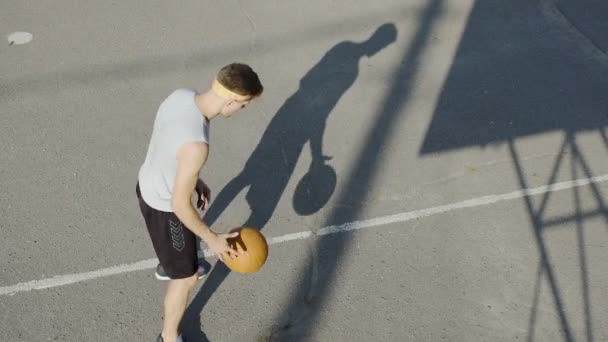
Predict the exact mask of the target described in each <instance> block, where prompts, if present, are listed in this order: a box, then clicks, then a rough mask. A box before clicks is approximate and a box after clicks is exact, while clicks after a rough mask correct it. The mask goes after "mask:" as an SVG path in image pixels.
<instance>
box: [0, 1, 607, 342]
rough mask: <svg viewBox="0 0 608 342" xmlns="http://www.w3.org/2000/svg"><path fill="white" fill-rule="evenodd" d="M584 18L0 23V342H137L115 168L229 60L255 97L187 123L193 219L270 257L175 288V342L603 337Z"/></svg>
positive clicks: (123, 198)
mask: <svg viewBox="0 0 608 342" xmlns="http://www.w3.org/2000/svg"><path fill="white" fill-rule="evenodd" d="M605 9H606V7H605V6H604V5H603V4H602V3H600V2H599V1H592V0H585V1H581V2H575V1H569V0H559V1H556V2H553V1H550V0H542V1H524V0H515V1H509V2H504V1H489V0H488V1H482V0H479V1H472V0H467V1H447V0H428V1H410V0H408V1H405V2H403V1H390V0H382V1H376V2H371V1H370V2H362V3H359V2H357V3H353V2H348V1H333V2H331V3H325V2H321V1H308V2H298V3H282V2H262V3H260V2H254V1H240V2H239V1H226V2H220V1H215V2H210V1H203V2H197V1H183V2H180V4H179V5H176V4H172V3H159V2H154V3H141V2H135V1H122V2H105V3H102V2H90V3H83V2H79V1H64V0H62V1H54V2H52V3H40V2H35V1H19V2H4V3H2V4H0V13H2V15H1V17H2V20H0V32H1V33H2V34H3V35H5V36H8V35H10V34H11V33H13V32H17V31H24V32H30V33H32V34H33V39H32V41H31V42H29V43H27V44H24V45H16V44H12V45H9V42H8V40H5V43H4V44H0V120H1V125H0V145H1V146H2V152H1V153H0V165H1V167H0V188H1V189H2V195H1V196H0V208H2V215H1V216H0V227H1V230H0V232H1V234H2V238H1V239H0V294H1V295H0V313H1V314H0V331H1V332H2V336H3V340H5V341H47V340H50V341H54V340H58V341H83V340H84V341H115V340H118V341H153V340H154V339H155V337H156V335H157V334H158V332H159V331H160V327H161V324H162V296H163V293H164V286H165V283H162V282H159V281H157V280H155V278H154V277H153V270H152V269H151V268H150V265H152V264H153V258H154V253H153V249H152V246H151V244H150V242H149V239H148V236H147V232H146V230H145V227H144V224H143V219H142V218H141V216H140V213H139V209H138V207H137V200H136V198H135V182H136V177H137V171H138V168H139V165H140V163H141V162H142V161H143V157H144V154H145V150H146V147H147V143H148V139H149V136H150V133H151V125H152V122H153V119H154V115H155V113H156V110H157V107H158V105H159V104H160V102H161V101H162V100H163V99H164V97H166V96H167V95H168V94H169V93H170V92H171V91H172V90H174V89H176V88H179V87H193V88H197V89H199V90H204V89H205V86H206V85H208V84H209V83H210V82H211V80H212V79H213V77H214V74H215V72H216V71H217V70H218V69H219V68H220V67H221V66H223V65H225V64H227V63H230V62H233V61H239V62H244V63H249V64H251V65H252V66H253V67H254V69H256V70H257V71H258V73H259V75H260V78H261V80H262V82H263V84H264V86H265V93H264V96H263V97H262V98H261V99H259V100H258V101H257V102H256V103H254V104H253V105H251V106H250V107H248V108H247V109H245V110H244V111H243V112H242V113H239V114H237V115H236V116H235V117H233V118H230V119H218V120H214V121H212V123H211V146H212V147H211V155H210V159H209V162H208V163H207V165H206V167H205V171H204V176H205V178H206V179H205V180H206V182H207V183H208V184H209V185H210V186H211V189H212V192H213V198H212V205H211V208H210V209H209V211H208V212H207V213H206V214H205V219H206V220H207V221H208V222H210V223H212V228H213V229H215V230H217V231H227V230H229V229H231V228H233V227H236V226H241V225H250V226H255V227H258V228H261V229H262V232H263V233H264V234H265V235H266V236H267V237H268V238H269V239H273V240H272V241H274V242H276V243H274V244H272V245H271V248H270V255H269V259H268V262H267V264H266V265H265V267H264V268H263V269H262V271H260V272H259V273H256V274H252V275H239V274H231V273H229V272H227V271H226V268H225V267H224V266H222V265H221V264H217V265H216V267H215V268H214V270H213V272H212V274H211V275H210V276H209V278H208V279H207V280H206V281H205V282H201V283H200V284H199V285H198V286H197V288H196V291H195V293H193V295H192V304H191V305H190V306H189V308H188V310H187V314H186V318H185V320H184V323H183V331H184V334H185V335H186V337H188V338H189V341H205V340H209V341H441V340H448V341H513V340H528V341H557V340H565V341H605V340H608V332H607V330H606V329H605V324H604V322H606V321H607V320H608V309H607V308H608V297H607V296H606V293H607V289H608V265H607V264H606V262H605V260H606V258H607V257H608V207H607V204H606V202H608V199H607V198H606V193H607V192H608V181H607V180H606V177H604V176H606V175H607V174H608V158H607V157H608V153H607V149H608V129H607V126H608V97H606V94H607V93H608V56H607V55H606V42H605V37H606V35H605V28H606V26H605V23H606V20H607V19H608V13H607V12H606V11H605ZM315 151H316V152H315ZM321 155H322V156H327V157H328V158H322V157H320V156H321ZM326 159H327V160H326ZM319 165H326V166H324V167H319ZM332 175H335V182H334V178H333V176H332ZM593 177H596V178H593ZM590 179H591V180H592V181H590V182H588V181H585V180H590ZM571 180H584V182H582V183H577V182H574V183H568V182H569V181H571ZM564 182H566V183H564ZM554 183H560V184H568V185H567V186H564V187H563V188H559V189H553V188H552V187H551V186H549V187H547V188H542V189H541V188H539V187H542V186H547V185H551V184H554ZM301 184H304V186H303V187H302V186H301ZM299 185H300V186H299ZM307 187H308V188H307ZM531 188H535V189H541V190H538V191H536V192H532V193H529V192H526V191H523V192H521V193H519V194H518V195H514V196H507V195H504V194H509V193H512V192H514V191H518V190H522V189H531ZM302 189H304V190H302ZM490 195H496V196H498V197H495V198H500V199H501V200H500V201H496V202H494V201H493V200H492V197H488V196H490ZM327 197H329V199H327ZM470 199H474V201H473V202H470V203H472V204H471V205H469V206H459V205H452V204H454V203H456V204H457V203H462V202H463V201H466V200H470ZM467 203H469V202H467ZM450 205H452V206H450ZM445 206H449V208H450V209H449V210H438V209H437V208H446V207H445ZM426 209H429V210H427V211H425V210H426ZM404 213H405V214H404ZM408 213H409V214H408ZM396 214H402V216H398V217H399V219H397V220H394V221H391V222H388V221H387V220H388V219H387V217H392V216H391V215H396ZM407 215H410V216H409V218H407V217H408V216H407ZM374 218H378V221H373V222H372V221H367V220H370V219H374ZM362 221H363V222H372V223H370V224H367V225H366V223H365V224H364V223H361V222H362ZM353 222H355V223H353ZM357 222H358V223H357ZM347 223H353V224H352V225H345V224H347ZM330 226H333V227H334V228H331V229H327V227H330ZM349 227H350V228H349ZM324 228H325V229H324ZM351 228H352V229H355V228H356V229H355V230H349V229H351ZM332 229H333V230H332ZM298 233H302V234H299V235H298ZM304 233H306V234H304ZM288 234H296V235H288ZM303 234H304V235H303ZM286 235H287V236H288V237H291V238H290V239H287V238H286V237H285V236H286ZM140 261H145V262H144V263H139V264H137V263H138V262H140ZM209 261H210V262H211V263H212V264H215V260H212V259H211V260H209ZM129 265H135V266H133V267H131V269H130V268H129V267H130V266H129ZM142 265H143V266H142ZM114 266H117V268H115V270H117V271H116V272H114V274H113V275H107V274H105V273H104V274H100V275H95V276H91V277H88V278H86V279H80V278H79V276H82V275H83V274H84V275H88V274H91V273H90V272H93V271H98V270H107V269H108V268H111V267H114ZM104 272H105V271H104ZM102 273H103V272H102ZM57 277H58V278H57ZM53 279H55V280H57V279H61V280H66V279H67V280H70V281H68V282H69V284H63V285H62V284H59V283H57V282H53V281H54V280H53ZM79 279H80V280H79ZM32 281H39V282H38V283H36V284H38V285H36V286H37V287H45V288H39V289H32V287H36V286H33V285H32V286H30V285H31V284H33V283H32ZM24 284H25V285H24Z"/></svg>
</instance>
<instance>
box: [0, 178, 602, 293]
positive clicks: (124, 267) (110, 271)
mask: <svg viewBox="0 0 608 342" xmlns="http://www.w3.org/2000/svg"><path fill="white" fill-rule="evenodd" d="M606 181H608V174H605V175H602V176H597V177H593V178H581V179H577V180H573V181H566V182H560V183H554V184H551V185H545V186H539V187H537V188H531V189H523V190H518V191H513V192H509V193H506V194H500V195H489V196H483V197H478V198H474V199H470V200H466V201H462V202H456V203H452V204H447V205H442V206H438V207H432V208H427V209H421V210H414V211H409V212H404V213H400V214H396V215H389V216H383V217H378V218H373V219H370V220H364V221H355V222H349V223H344V224H341V225H335V226H328V227H324V228H321V229H319V230H318V231H317V232H312V231H303V232H298V233H293V234H286V235H282V236H277V237H273V238H270V239H268V243H269V244H270V245H274V244H279V243H283V242H288V241H292V240H302V239H307V238H309V237H311V236H313V235H316V236H323V235H330V234H337V233H342V232H346V231H351V230H357V229H363V228H370V227H378V226H382V225H386V224H390V223H396V222H406V221H410V220H413V219H419V218H423V217H427V216H431V215H436V214H441V213H445V212H448V211H453V210H457V209H464V208H473V207H481V206H487V205H491V204H494V203H497V202H502V201H510V200H514V199H518V198H522V197H525V196H534V195H540V194H544V193H548V192H556V191H561V190H567V189H572V188H575V187H580V186H585V185H589V184H592V183H602V182H606ZM205 255H206V256H209V255H210V253H209V251H208V250H205ZM156 264H157V259H156V258H153V259H147V260H142V261H138V262H135V263H131V264H121V265H117V266H112V267H108V268H102V269H100V270H96V271H91V272H84V273H74V274H65V275H59V276H55V277H52V278H46V279H40V280H33V281H28V282H25V283H19V284H15V285H11V286H3V287H0V296H3V295H14V294H16V293H19V292H27V291H31V290H42V289H48V288H51V287H58V286H63V285H68V284H74V283H79V282H83V281H88V280H93V279H97V278H102V277H108V276H111V275H116V274H122V273H128V272H135V271H141V270H145V269H150V268H154V267H156Z"/></svg>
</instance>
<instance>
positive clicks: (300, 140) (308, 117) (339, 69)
mask: <svg viewBox="0 0 608 342" xmlns="http://www.w3.org/2000/svg"><path fill="white" fill-rule="evenodd" d="M396 37H397V28H396V27H395V25H394V24H392V23H387V24H384V25H382V26H380V27H379V28H378V29H377V30H376V31H375V32H374V33H373V34H372V36H371V37H370V38H369V39H367V40H365V41H363V42H360V43H356V42H351V41H344V42H340V43H338V44H337V45H335V46H334V47H332V48H331V49H330V50H329V51H328V52H327V53H326V54H325V55H324V56H323V58H322V59H321V60H320V61H319V62H318V63H317V64H316V65H315V66H314V67H313V68H312V69H311V70H310V71H309V72H308V73H307V74H306V75H305V76H304V77H303V78H302V79H301V80H300V88H299V89H298V91H296V92H295V93H294V94H293V95H292V96H290V97H289V98H288V99H287V100H286V101H285V103H284V104H283V105H282V106H281V108H280V109H279V110H278V111H277V113H276V114H275V116H274V117H273V118H272V120H271V121H270V123H269V125H268V127H267V128H266V130H265V132H264V134H263V136H262V138H261V140H260V142H259V143H258V145H257V147H256V148H255V150H254V151H253V152H252V154H251V156H250V157H249V159H248V160H247V162H246V164H245V167H244V168H243V170H242V171H241V172H240V173H239V174H238V175H237V176H236V177H235V178H234V179H232V180H231V181H230V182H229V183H228V184H227V185H226V186H225V187H224V188H223V189H222V191H221V192H220V193H219V194H218V195H217V197H216V198H215V200H213V202H212V205H211V206H210V207H209V209H208V211H207V213H206V214H205V216H204V218H203V220H204V221H205V222H206V223H207V224H208V225H209V226H212V225H213V223H214V222H215V221H216V220H217V218H218V217H219V216H220V215H221V213H222V212H223V211H224V210H225V209H226V208H227V207H228V205H229V204H230V203H231V202H232V201H233V200H234V198H235V197H236V196H237V195H238V194H239V193H240V192H241V191H243V190H244V189H246V188H248V191H247V195H246V200H247V203H248V204H249V207H250V208H251V214H250V216H249V218H248V219H247V220H246V221H245V223H244V224H243V226H246V227H253V228H257V229H262V228H264V226H265V225H266V223H267V222H268V221H269V220H270V218H271V216H272V214H273V212H274V210H275V208H276V206H277V204H278V202H279V199H280V198H281V195H282V194H283V191H284V190H285V187H286V186H287V183H288V181H289V179H290V177H291V175H292V173H293V170H294V168H295V166H296V163H297V161H298V158H299V157H300V154H301V153H302V149H303V148H304V145H305V144H306V143H307V142H309V143H310V148H311V154H312V165H311V172H309V174H313V175H314V174H318V172H317V173H315V172H314V170H320V169H325V170H327V168H328V166H327V165H325V162H326V160H329V159H330V158H329V157H326V156H324V155H323V149H322V145H323V133H324V131H325V125H326V121H327V117H328V116H329V113H330V112H331V111H332V109H333V108H334V107H335V106H336V104H337V102H338V101H339V100H340V98H341V97H342V95H343V94H344V93H345V92H346V91H347V90H348V89H349V88H350V87H351V86H352V85H353V83H354V82H355V80H356V79H357V76H358V74H359V61H360V60H361V58H362V57H363V56H367V57H371V56H373V55H375V54H376V53H377V52H379V51H380V50H382V49H383V48H384V47H386V46H388V45H389V44H391V43H392V42H394V41H395V40H396ZM319 165H320V166H321V167H319ZM332 171H333V170H332ZM324 174H325V175H327V172H325V173H324ZM307 183H311V184H318V183H315V180H312V181H311V180H308V182H307ZM322 183H323V182H322ZM324 183H327V181H325V182H324ZM334 184H335V182H334ZM331 192H332V193H333V188H332V190H331ZM321 193H323V197H324V198H322V199H317V200H319V201H326V200H327V199H328V198H327V197H328V195H329V196H331V193H329V194H327V191H321ZM313 200H315V199H313ZM294 202H300V203H301V202H304V201H302V200H294ZM323 203H324V202H323ZM310 205H311V207H309V208H305V209H306V210H303V211H306V212H307V214H310V213H312V212H314V211H315V210H318V209H319V206H318V205H315V204H314V203H311V204H310ZM229 273H230V270H229V269H228V268H227V267H226V266H225V265H224V264H223V263H222V262H218V263H216V265H215V267H214V268H213V270H212V271H211V272H210V273H209V274H208V275H207V279H206V280H205V283H204V284H203V286H202V287H201V289H200V290H199V292H198V293H197V295H196V296H195V298H194V299H193V300H192V302H191V303H190V305H189V307H188V309H187V310H186V312H185V314H184V319H183V320H182V329H181V330H182V332H183V333H184V335H185V337H186V338H190V339H194V341H204V340H206V337H205V335H204V333H203V332H202V331H201V327H200V322H201V319H200V313H201V311H202V309H203V307H204V306H205V304H206V303H207V301H208V300H209V298H210V297H211V296H212V295H213V293H214V292H215V291H216V290H217V288H218V287H219V286H220V285H221V283H222V282H223V281H224V279H225V278H226V277H227V276H228V274H229Z"/></svg>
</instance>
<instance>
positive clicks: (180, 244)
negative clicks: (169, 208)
mask: <svg viewBox="0 0 608 342" xmlns="http://www.w3.org/2000/svg"><path fill="white" fill-rule="evenodd" d="M169 226H171V240H173V248H175V249H176V250H177V251H178V252H181V251H182V250H183V249H184V247H185V246H186V241H185V240H184V228H183V225H182V223H181V222H179V221H178V222H173V221H171V220H169Z"/></svg>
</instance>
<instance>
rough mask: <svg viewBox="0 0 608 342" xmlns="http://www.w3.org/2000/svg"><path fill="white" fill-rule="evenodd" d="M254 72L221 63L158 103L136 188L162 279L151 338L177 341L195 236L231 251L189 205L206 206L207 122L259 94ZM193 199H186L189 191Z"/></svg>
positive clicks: (216, 249)
mask: <svg viewBox="0 0 608 342" xmlns="http://www.w3.org/2000/svg"><path fill="white" fill-rule="evenodd" d="M262 91H263V86H262V84H261V82H260V80H259V78H258V75H257V74H256V73H255V72H254V71H253V70H252V69H251V67H249V66H248V65H245V64H239V63H232V64H229V65H226V66H225V67H223V68H222V69H221V70H220V71H219V72H218V74H217V77H216V79H215V80H214V81H213V84H212V86H211V88H210V89H209V90H207V91H206V92H205V93H200V94H199V93H197V92H196V91H195V90H191V89H178V90H176V91H174V92H173V93H172V94H171V95H169V97H167V98H166V99H165V100H164V101H163V102H162V104H161V105H160V107H159V109H158V113H157V115H156V119H155V121H154V127H153V130H152V136H151V138H150V144H149V146H148V151H147V154H146V158H145V161H144V162H143V164H142V166H141V168H140V170H139V176H138V183H137V187H136V193H137V197H138V199H139V206H140V209H141V212H142V215H143V217H144V220H145V222H146V226H147V228H148V232H149V235H150V238H151V240H152V245H153V247H154V251H155V252H156V255H157V257H158V260H159V267H158V268H157V278H161V279H169V284H168V286H167V292H166V295H165V299H164V323H163V329H162V332H161V333H160V335H159V336H158V338H157V342H174V341H178V342H181V341H183V339H182V337H181V335H179V332H178V325H179V322H180V320H181V318H182V316H183V314H184V311H185V309H186V305H187V302H188V297H189V294H190V291H191V290H192V288H193V287H194V285H195V283H196V280H197V279H198V278H200V277H201V276H202V275H203V273H205V270H204V269H200V271H199V265H198V258H197V248H196V237H197V236H198V237H199V238H200V239H201V241H203V242H205V243H206V244H207V246H208V248H209V250H210V251H211V252H212V253H213V254H215V255H216V256H217V257H218V258H220V259H224V258H231V257H233V256H236V255H237V254H238V253H237V252H236V251H235V250H234V249H232V248H230V246H229V245H228V242H227V241H226V239H227V238H230V237H234V236H236V235H238V233H233V234H217V233H215V232H213V231H212V230H210V229H209V227H208V226H207V224H205V222H203V221H202V220H201V218H200V217H199V215H198V212H197V211H196V209H195V206H199V207H202V208H204V207H206V206H207V204H208V202H209V199H210V198H209V194H210V191H209V188H208V187H207V186H206V185H205V183H204V182H202V181H201V180H200V179H199V174H200V172H201V169H202V168H203V166H204V165H205V162H206V160H207V156H208V154H209V122H210V121H211V120H212V119H213V118H215V117H217V116H218V115H222V116H225V117H229V116H231V115H232V114H234V113H236V112H237V111H239V110H240V109H242V108H244V107H245V106H246V105H247V104H249V103H250V102H251V101H252V100H253V99H255V98H256V97H258V96H260V95H261V94H262ZM195 191H196V192H197V194H198V200H197V203H196V204H194V203H193V201H192V195H193V193H194V192H195Z"/></svg>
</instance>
